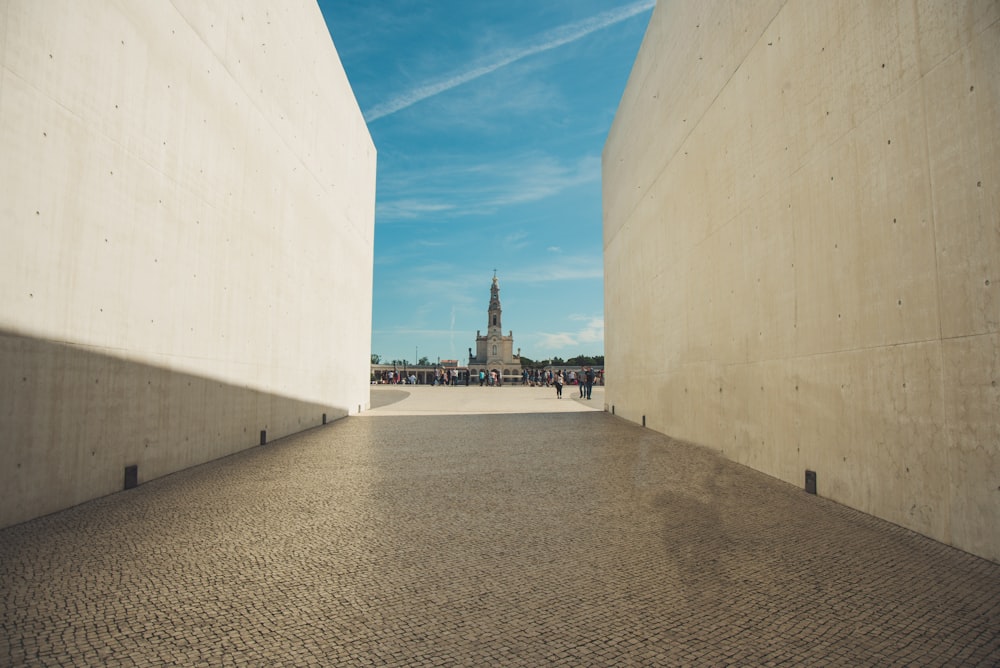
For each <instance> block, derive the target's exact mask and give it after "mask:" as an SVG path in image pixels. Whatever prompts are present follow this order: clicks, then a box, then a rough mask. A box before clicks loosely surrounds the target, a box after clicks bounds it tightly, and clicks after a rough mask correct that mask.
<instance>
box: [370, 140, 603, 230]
mask: <svg viewBox="0 0 1000 668" xmlns="http://www.w3.org/2000/svg"><path fill="white" fill-rule="evenodd" d="M600 180H601V158H600V157H599V156H593V155H587V156H583V157H580V158H575V159H573V160H559V159H558V158H555V157H553V156H550V155H539V154H534V155H524V154H520V155H516V156H512V157H510V158H508V159H505V160H501V161H496V162H488V163H478V164H472V165H469V164H462V165H459V164H458V161H457V160H454V161H451V162H450V163H449V164H448V166H447V167H445V168H444V169H442V170H440V171H424V172H423V173H421V175H420V178H414V177H412V176H410V177H408V178H407V182H406V184H405V185H399V184H391V185H385V188H386V190H388V191H392V192H400V191H404V192H406V193H407V194H408V195H411V196H403V197H401V198H399V199H392V200H380V201H379V203H378V204H377V205H376V207H377V208H376V216H375V218H376V220H377V221H378V222H380V223H387V222H393V221H405V220H412V219H414V218H418V217H420V216H423V215H425V214H441V215H442V217H446V218H449V219H453V218H459V217H462V216H476V215H487V214H491V213H495V212H496V211H497V210H499V209H502V208H503V207H505V206H513V205H517V204H525V203H529V202H537V201H541V200H544V199H546V198H548V197H552V196H555V195H558V194H559V193H561V192H563V191H565V190H569V189H571V188H575V187H578V186H581V185H586V184H590V183H599V182H600ZM440 184H445V185H444V186H442V185H440ZM425 193H426V196H423V195H424V194H425Z"/></svg>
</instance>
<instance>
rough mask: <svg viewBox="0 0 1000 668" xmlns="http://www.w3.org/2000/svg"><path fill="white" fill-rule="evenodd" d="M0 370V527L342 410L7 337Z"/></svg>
mask: <svg viewBox="0 0 1000 668" xmlns="http://www.w3.org/2000/svg"><path fill="white" fill-rule="evenodd" d="M0 372H2V373H0V428H2V434H3V443H2V445H0V528H2V527H6V526H10V525H12V524H16V523H19V522H23V521H26V520H29V519H32V518H34V517H38V516H41V515H45V514H48V513H51V512H55V511H57V510H62V509H64V508H68V507H70V506H74V505H76V504H78V503H82V502H84V501H88V500H90V499H94V498H97V497H100V496H104V495H106V494H111V493H114V492H117V491H120V490H122V489H124V488H125V487H126V486H131V485H134V484H141V483H143V482H145V481H148V480H152V479H154V478H158V477H160V476H164V475H167V474H169V473H173V472H176V471H180V470H182V469H185V468H188V467H191V466H195V465H197V464H202V463H205V462H207V461H211V460H213V459H217V458H219V457H224V456H226V455H230V454H233V453H235V452H239V451H241V450H244V449H246V448H250V447H253V446H256V445H261V444H263V443H266V442H267V441H270V440H273V439H275V438H280V437H282V436H287V435H289V434H293V433H296V432H299V431H303V430H305V429H308V428H310V427H315V426H318V425H321V424H324V423H326V422H328V421H331V420H335V419H338V418H341V417H345V416H346V415H348V413H349V409H348V408H347V407H345V406H332V405H324V404H318V403H311V402H308V401H302V400H299V399H294V398H289V397H285V396H279V395H275V394H269V393H267V392H262V391H259V390H254V389H250V388H247V387H239V386H235V385H231V384H228V383H225V382H221V381H219V380H213V379H209V378H204V377H199V376H196V375H192V374H188V373H181V372H177V371H172V370H170V369H165V368H160V367H156V366H151V365H148V364H142V363H138V362H134V361H129V360H125V359H121V358H117V357H112V356H108V355H104V354H101V353H98V352H94V351H93V350H89V349H86V348H84V347H82V346H74V345H66V344H59V343H53V342H50V341H42V340H38V339H33V338H27V337H24V336H20V335H17V334H12V333H10V332H0ZM133 467H134V468H133Z"/></svg>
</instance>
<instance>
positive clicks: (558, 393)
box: [555, 371, 563, 399]
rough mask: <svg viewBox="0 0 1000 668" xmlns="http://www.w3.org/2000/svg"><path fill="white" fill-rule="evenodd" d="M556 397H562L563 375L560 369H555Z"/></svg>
mask: <svg viewBox="0 0 1000 668" xmlns="http://www.w3.org/2000/svg"><path fill="white" fill-rule="evenodd" d="M555 383H556V399H562V386H563V375H562V371H556V378H555Z"/></svg>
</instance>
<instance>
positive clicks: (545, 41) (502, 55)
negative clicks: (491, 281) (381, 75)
mask: <svg viewBox="0 0 1000 668" xmlns="http://www.w3.org/2000/svg"><path fill="white" fill-rule="evenodd" d="M655 6H656V0H642V1H641V2H636V3H633V4H631V5H627V6H625V7H619V8H617V9H613V10H610V11H607V12H603V13H601V14H598V15H596V16H592V17H590V18H588V19H584V20H583V21H578V22H576V23H571V24H569V25H565V26H561V27H559V28H555V29H553V30H550V31H549V32H547V33H545V34H543V35H542V36H541V39H540V41H539V42H538V43H537V44H533V45H530V46H528V47H526V48H523V49H520V50H516V51H507V52H499V53H497V54H494V56H493V57H492V58H491V59H490V60H489V61H488V62H487V63H485V64H483V65H479V66H477V67H474V68H472V69H470V70H466V71H465V72H459V73H458V74H453V75H452V76H450V77H447V78H445V79H442V80H440V81H435V82H432V83H428V84H425V85H423V86H418V87H416V88H414V89H412V90H409V91H407V92H405V93H403V94H402V95H399V96H397V97H395V98H393V99H391V100H389V101H387V102H383V103H381V104H377V105H375V106H374V107H372V108H371V109H369V110H368V112H367V113H366V114H365V120H366V121H368V122H369V123H370V122H372V121H374V120H377V119H379V118H383V117H385V116H389V115H390V114H394V113H396V112H397V111H400V110H401V109H406V108H407V107H411V106H413V105H414V104H416V103H417V102H420V101H422V100H426V99H427V98H429V97H434V96H435V95H438V94H439V93H443V92H445V91H447V90H451V89H452V88H455V87H457V86H461V85H462V84H464V83H468V82H470V81H472V80H474V79H478V78H479V77H481V76H484V75H486V74H489V73H490V72H493V71H495V70H498V69H500V68H501V67H505V66H507V65H510V64H511V63H514V62H517V61H518V60H522V59H524V58H527V57H528V56H533V55H535V54H537V53H542V52H543V51H549V50H551V49H555V48H557V47H560V46H563V45H564V44H569V43H570V42H575V41H576V40H578V39H582V38H583V37H586V36H587V35H589V34H591V33H592V32H596V31H598V30H601V29H603V28H607V27H609V26H613V25H615V24H616V23H621V22H622V21H625V20H626V19H629V18H632V17H633V16H635V15H636V14H641V13H642V12H645V11H649V10H650V9H652V8H653V7H655Z"/></svg>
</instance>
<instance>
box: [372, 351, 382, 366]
mask: <svg viewBox="0 0 1000 668" xmlns="http://www.w3.org/2000/svg"><path fill="white" fill-rule="evenodd" d="M381 362H382V356H381V355H379V354H378V353H372V364H380V363H381Z"/></svg>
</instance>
